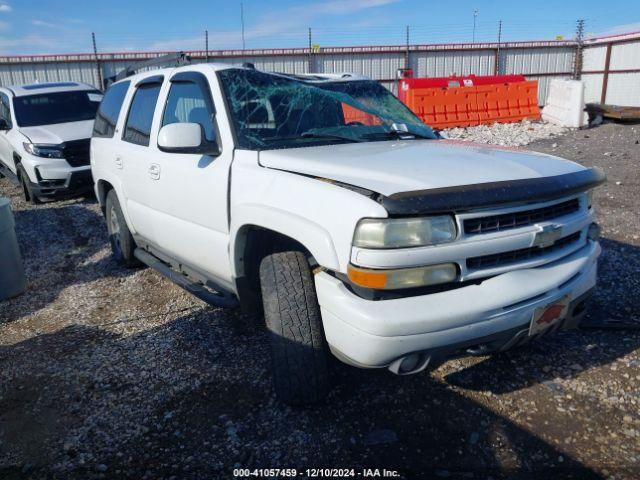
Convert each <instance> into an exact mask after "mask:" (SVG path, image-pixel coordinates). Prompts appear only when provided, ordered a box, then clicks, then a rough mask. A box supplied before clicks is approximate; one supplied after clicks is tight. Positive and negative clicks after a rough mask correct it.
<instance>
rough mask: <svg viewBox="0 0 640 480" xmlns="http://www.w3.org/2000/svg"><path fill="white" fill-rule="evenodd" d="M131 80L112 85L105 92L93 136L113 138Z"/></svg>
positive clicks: (94, 125)
mask: <svg viewBox="0 0 640 480" xmlns="http://www.w3.org/2000/svg"><path fill="white" fill-rule="evenodd" d="M130 83H131V82H122V83H116V84H115V85H112V86H111V87H109V89H108V90H107V93H105V95H104V98H103V99H102V103H101V104H100V108H99V109H98V114H97V115H96V120H95V122H94V124H93V136H94V137H101V138H111V137H113V134H114V132H115V130H116V123H118V116H119V115H120V110H122V103H123V102H124V97H125V95H126V94H127V90H128V89H129V84H130Z"/></svg>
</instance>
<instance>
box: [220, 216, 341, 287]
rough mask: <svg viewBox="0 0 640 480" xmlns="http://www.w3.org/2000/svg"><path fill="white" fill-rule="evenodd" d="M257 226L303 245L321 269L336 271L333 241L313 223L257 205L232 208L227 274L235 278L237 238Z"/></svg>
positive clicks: (236, 270) (327, 233)
mask: <svg viewBox="0 0 640 480" xmlns="http://www.w3.org/2000/svg"><path fill="white" fill-rule="evenodd" d="M248 226H257V227H262V228H266V229H268V230H273V231H275V232H278V233H281V234H282V235H286V236H287V237H290V238H293V239H294V240H296V241H297V242H299V243H301V244H302V245H304V246H305V247H306V248H307V249H308V250H309V252H311V254H312V255H313V257H314V258H315V259H316V261H317V262H318V263H319V264H320V265H322V266H323V267H325V268H328V269H330V270H338V269H339V262H338V255H337V253H336V249H335V246H334V244H333V239H332V238H331V235H329V232H327V231H326V230H325V229H324V228H323V227H321V226H320V225H318V224H317V223H314V222H311V221H309V220H308V219H306V218H304V217H301V216H298V215H295V214H292V213H291V212H288V211H285V210H280V209H278V208H274V207H270V206H265V205H260V204H255V203H251V204H244V205H235V206H234V207H233V217H232V218H231V229H230V235H231V239H230V240H231V241H230V249H231V252H230V254H231V272H232V275H233V276H234V277H238V276H239V275H240V274H241V272H238V262H237V258H238V257H237V254H236V250H237V248H238V246H239V238H238V237H239V234H240V232H241V230H242V229H243V227H248Z"/></svg>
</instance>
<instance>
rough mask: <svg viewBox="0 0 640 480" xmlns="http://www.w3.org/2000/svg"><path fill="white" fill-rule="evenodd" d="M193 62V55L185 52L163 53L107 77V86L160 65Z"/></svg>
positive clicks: (174, 65)
mask: <svg viewBox="0 0 640 480" xmlns="http://www.w3.org/2000/svg"><path fill="white" fill-rule="evenodd" d="M190 63H191V57H190V56H189V55H187V54H186V53H184V52H178V53H170V54H168V55H162V56H160V57H156V58H152V59H150V60H147V61H146V62H142V63H133V64H131V65H129V66H127V67H125V68H124V69H122V70H121V71H120V72H118V73H117V74H116V75H113V76H111V77H107V78H106V79H105V87H108V86H109V85H111V84H112V83H113V82H117V81H119V80H122V79H123V78H127V77H130V76H131V75H135V74H136V73H138V72H139V71H141V70H145V69H148V70H152V69H154V68H160V67H180V66H181V65H188V64H190Z"/></svg>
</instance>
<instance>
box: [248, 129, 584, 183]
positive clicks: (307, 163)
mask: <svg viewBox="0 0 640 480" xmlns="http://www.w3.org/2000/svg"><path fill="white" fill-rule="evenodd" d="M260 164H261V165H262V166H264V167H268V168H276V169H279V170H286V171H290V172H295V173H302V174H306V175H312V176H315V177H322V178H327V179H330V180H335V181H338V182H342V183H346V184H350V185H354V186H356V187H361V188H365V189H368V190H372V191H374V192H377V193H381V194H383V195H385V196H390V195H393V194H396V193H400V192H408V191H417V190H427V189H433V188H446V187H453V186H460V185H472V184H478V183H490V182H500V181H509V180H520V179H534V178H541V177H550V176H555V175H562V174H566V173H572V172H576V171H580V170H585V169H584V167H582V166H580V165H578V164H577V163H574V162H571V161H569V160H564V159H561V158H558V157H554V156H551V155H547V154H543V153H535V152H528V151H526V150H520V149H516V148H510V147H497V146H492V145H485V144H477V143H472V142H462V141H455V140H398V141H385V142H367V143H349V144H341V145H327V146H321V147H308V148H292V149H281V150H269V151H262V152H260Z"/></svg>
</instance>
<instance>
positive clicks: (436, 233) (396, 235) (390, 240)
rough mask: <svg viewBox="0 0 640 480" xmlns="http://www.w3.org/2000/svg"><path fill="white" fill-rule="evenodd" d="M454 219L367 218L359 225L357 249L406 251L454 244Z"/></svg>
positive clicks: (443, 216)
mask: <svg viewBox="0 0 640 480" xmlns="http://www.w3.org/2000/svg"><path fill="white" fill-rule="evenodd" d="M455 238H456V225H455V222H454V221H453V217H451V216H449V215H442V216H438V217H423V218H365V219H362V220H360V222H358V225H357V227H356V231H355V234H354V236H353V245H354V246H356V247H362V248H404V247H421V246H425V245H436V244H438V243H447V242H452V241H453V240H454V239H455Z"/></svg>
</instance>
